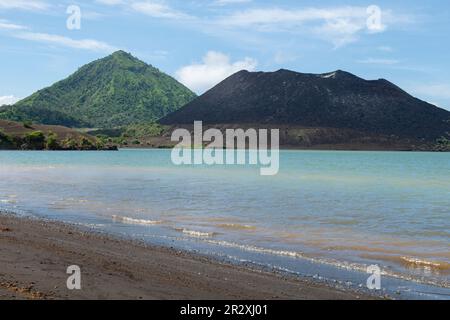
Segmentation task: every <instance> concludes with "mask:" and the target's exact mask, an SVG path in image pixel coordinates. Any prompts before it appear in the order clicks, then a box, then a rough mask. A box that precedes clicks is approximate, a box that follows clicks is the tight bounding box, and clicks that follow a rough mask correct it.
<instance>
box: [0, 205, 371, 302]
mask: <svg viewBox="0 0 450 320" xmlns="http://www.w3.org/2000/svg"><path fill="white" fill-rule="evenodd" d="M0 240H1V241H0V251H1V252H2V255H1V257H0V259H1V265H2V268H1V270H0V299H50V300H53V299H56V300H60V299H62V300H65V299H69V300H70V299H144V300H155V299H156V300H159V299H161V300H173V299H180V300H197V299H198V300H210V299H218V300H237V299H248V300H267V299H277V300H278V299H283V300H329V299H331V300H356V299H375V298H376V297H375V296H370V295H368V294H365V293H360V292H354V291H352V290H341V289H338V288H333V287H331V286H328V285H326V284H322V283H317V282H314V281H310V280H307V279H302V278H298V277H295V276H289V275H285V274H281V273H279V272H269V271H262V270H256V269H253V268H248V267H244V266H240V265H235V264H229V263H225V262H221V261H218V260H215V259H213V258H209V257H206V256H202V255H200V254H195V253H190V252H186V251H180V250H176V249H174V248H169V247H160V246H154V245H150V244H147V243H143V242H140V241H135V240H127V239H122V238H120V237H116V236H112V235H108V234H103V233H99V232H96V231H89V230H85V229H84V228H81V227H77V226H74V225H69V224H65V223H61V222H55V221H47V220H41V219H35V218H30V217H18V216H16V215H12V214H8V213H3V212H0ZM71 265H78V266H80V268H81V285H82V289H81V290H73V291H70V290H68V289H67V287H66V281H67V278H68V277H69V275H68V274H66V269H67V267H69V266H71Z"/></svg>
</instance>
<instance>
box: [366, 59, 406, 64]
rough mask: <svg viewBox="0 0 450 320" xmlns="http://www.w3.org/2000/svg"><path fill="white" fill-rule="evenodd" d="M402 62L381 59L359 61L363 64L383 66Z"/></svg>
mask: <svg viewBox="0 0 450 320" xmlns="http://www.w3.org/2000/svg"><path fill="white" fill-rule="evenodd" d="M399 62H400V61H398V60H395V59H379V58H367V59H365V60H359V61H358V63H363V64H382V65H394V64H397V63H399Z"/></svg>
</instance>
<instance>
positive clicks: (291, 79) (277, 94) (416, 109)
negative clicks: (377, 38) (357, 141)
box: [161, 70, 450, 140]
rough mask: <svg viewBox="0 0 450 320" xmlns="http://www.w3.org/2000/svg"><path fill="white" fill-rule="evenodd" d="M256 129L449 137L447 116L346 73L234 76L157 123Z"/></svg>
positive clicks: (395, 89)
mask: <svg viewBox="0 0 450 320" xmlns="http://www.w3.org/2000/svg"><path fill="white" fill-rule="evenodd" d="M194 120H203V121H204V122H205V123H209V124H216V123H229V124H236V123H256V124H289V125H300V126H308V127H334V128H350V129H357V130H362V131H368V132H373V133H380V134H395V135H399V136H405V137H412V138H424V139H427V140H432V139H436V138H438V137H441V136H443V135H445V134H446V132H450V112H448V111H446V110H443V109H440V108H437V107H435V106H433V105H431V104H429V103H426V102H424V101H421V100H419V99H416V98H414V97H412V96H411V95H409V94H408V93H406V92H405V91H403V90H401V89H400V88H398V87H397V86H395V85H394V84H392V83H390V82H389V81H387V80H384V79H380V80H374V81H367V80H364V79H361V78H359V77H356V76H354V75H352V74H350V73H348V72H344V71H336V72H332V73H328V74H302V73H297V72H292V71H288V70H279V71H277V72H268V73H266V72H254V73H251V72H248V71H240V72H238V73H236V74H234V75H232V76H231V77H229V78H227V79H225V80H224V81H223V82H221V83H220V84H218V85H217V86H215V87H214V88H212V89H211V90H209V91H208V92H206V93H205V94H203V95H202V96H200V97H198V98H197V99H195V100H193V101H192V102H190V103H188V104H187V105H186V106H184V107H183V108H181V109H180V110H178V111H176V112H174V113H172V114H170V115H168V116H166V117H165V118H163V119H162V120H161V123H163V124H188V123H189V124H192V123H193V121H194Z"/></svg>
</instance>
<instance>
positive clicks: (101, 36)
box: [0, 0, 450, 110]
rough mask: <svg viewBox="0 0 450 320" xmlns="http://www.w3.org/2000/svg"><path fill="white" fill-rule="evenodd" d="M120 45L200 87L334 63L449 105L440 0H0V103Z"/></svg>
mask: <svg viewBox="0 0 450 320" xmlns="http://www.w3.org/2000/svg"><path fill="white" fill-rule="evenodd" d="M71 5H76V6H78V7H79V8H80V10H81V29H74V30H70V29H68V28H67V19H68V18H69V16H70V14H68V13H67V9H68V7H69V6H71ZM118 49H123V50H125V51H127V52H130V53H132V54H133V55H135V56H137V57H138V58H140V59H142V60H144V61H145V62H147V63H150V64H152V65H154V66H156V67H158V68H159V69H161V70H162V71H164V72H166V73H168V74H170V75H172V76H173V77H175V78H177V79H178V80H179V81H181V82H183V83H184V84H185V85H187V86H188V87H190V88H191V89H192V90H194V91H196V92H197V93H202V92H204V91H205V90H207V89H208V88H210V87H212V86H213V85H214V84H216V83H218V82H220V81H221V80H223V79H224V78H225V77H227V76H228V75H230V74H232V73H234V72H236V71H238V70H240V69H248V70H262V71H275V70H278V69H281V68H284V69H291V70H295V71H299V72H311V73H325V72H329V71H334V70H337V69H342V70H346V71H349V72H352V73H354V74H356V75H358V76H360V77H363V78H366V79H378V78H386V79H388V80H390V81H392V82H394V83H396V84H397V85H399V86H400V87H402V88H403V89H405V90H406V91H408V92H409V93H411V94H413V95H414V96H417V97H419V98H421V99H424V100H426V101H428V102H431V103H433V104H436V105H438V106H440V107H442V108H445V109H448V110H450V79H449V75H448V73H449V71H450V58H449V52H450V3H449V2H448V1H447V0H442V1H438V0H429V1H427V2H426V3H424V2H423V1H416V0H412V1H395V2H393V1H377V0H374V1H372V2H366V1H331V0H329V1H298V0H284V1H283V0H280V1H267V0H266V1H259V0H90V1H88V0H84V1H75V0H74V1H50V0H0V105H1V104H3V103H11V102H13V101H15V100H17V99H19V98H24V97H26V96H28V95H29V94H31V93H33V92H34V91H36V90H38V89H40V88H43V87H46V86H48V85H51V84H52V83H54V82H56V81H58V80H60V79H63V78H65V77H66V76H68V75H70V74H71V73H73V72H74V71H76V70H77V69H78V68H79V67H80V66H82V65H83V64H85V63H88V62H90V61H92V60H94V59H97V58H101V57H103V56H106V55H108V54H110V53H112V52H113V51H115V50H118Z"/></svg>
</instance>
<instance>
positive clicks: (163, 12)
mask: <svg viewBox="0 0 450 320" xmlns="http://www.w3.org/2000/svg"><path fill="white" fill-rule="evenodd" d="M131 8H132V9H133V10H135V11H136V12H140V13H142V14H145V15H148V16H150V17H154V18H165V19H190V18H193V17H192V16H190V15H188V14H186V13H184V12H181V11H178V10H175V9H173V8H171V7H170V6H169V5H167V4H166V3H165V2H161V1H153V0H151V1H139V2H133V3H132V4H131Z"/></svg>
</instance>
